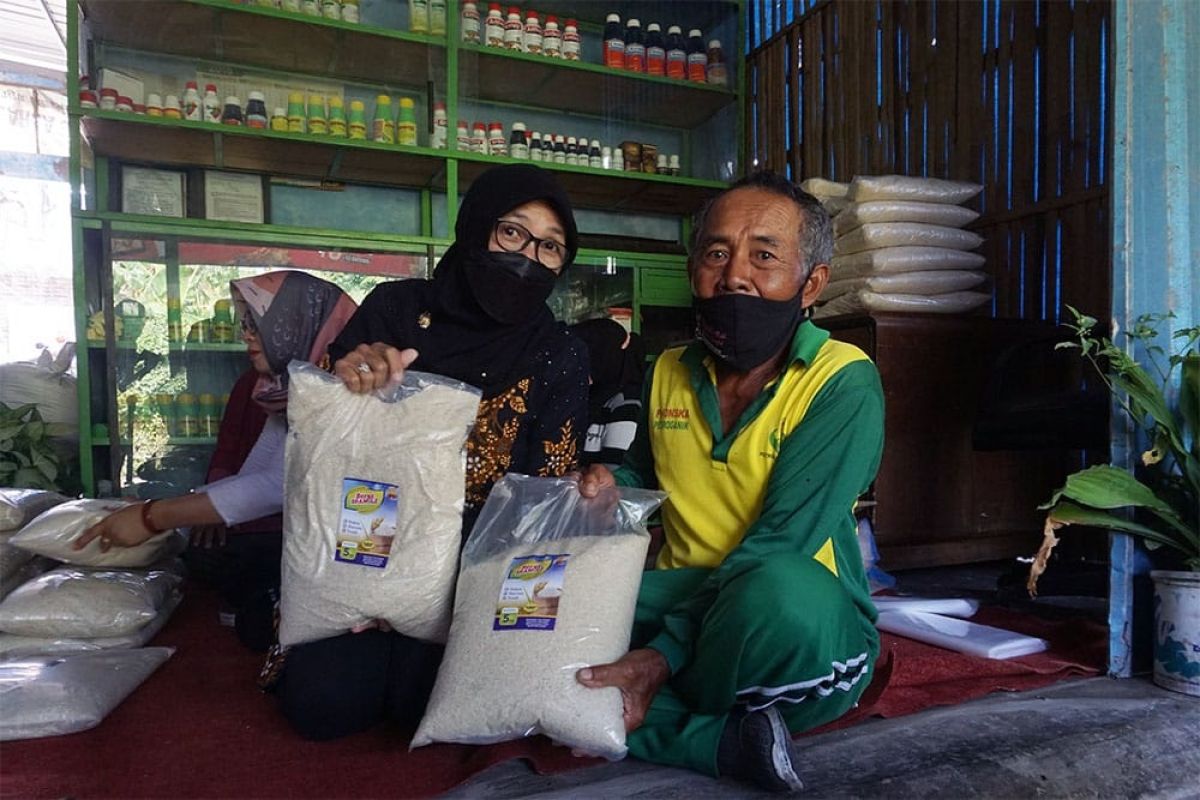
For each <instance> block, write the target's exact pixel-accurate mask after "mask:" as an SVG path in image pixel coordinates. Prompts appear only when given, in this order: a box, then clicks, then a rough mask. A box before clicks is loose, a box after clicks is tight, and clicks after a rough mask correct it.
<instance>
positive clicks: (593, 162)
mask: <svg viewBox="0 0 1200 800" xmlns="http://www.w3.org/2000/svg"><path fill="white" fill-rule="evenodd" d="M588 166H589V167H591V168H592V169H604V158H603V154H602V153H601V151H600V140H599V139H592V143H591V146H590V147H589V148H588Z"/></svg>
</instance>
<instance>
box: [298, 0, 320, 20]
mask: <svg viewBox="0 0 1200 800" xmlns="http://www.w3.org/2000/svg"><path fill="white" fill-rule="evenodd" d="M300 13H302V14H307V15H308V16H310V17H319V16H321V0H300Z"/></svg>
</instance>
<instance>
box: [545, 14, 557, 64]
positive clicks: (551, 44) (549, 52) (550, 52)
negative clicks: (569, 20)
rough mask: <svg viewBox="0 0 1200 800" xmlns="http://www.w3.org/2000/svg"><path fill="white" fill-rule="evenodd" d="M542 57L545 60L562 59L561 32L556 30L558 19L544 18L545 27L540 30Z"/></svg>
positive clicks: (551, 15) (550, 16) (554, 17)
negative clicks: (545, 58) (544, 57)
mask: <svg viewBox="0 0 1200 800" xmlns="http://www.w3.org/2000/svg"><path fill="white" fill-rule="evenodd" d="M542 55H544V56H546V57H547V58H562V31H560V30H559V29H558V17H556V16H554V15H553V14H549V15H547V16H546V27H545V29H544V30H542Z"/></svg>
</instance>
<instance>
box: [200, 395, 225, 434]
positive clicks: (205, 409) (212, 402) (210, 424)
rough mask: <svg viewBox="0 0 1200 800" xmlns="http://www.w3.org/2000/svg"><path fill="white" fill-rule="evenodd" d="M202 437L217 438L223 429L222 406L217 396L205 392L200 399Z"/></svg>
mask: <svg viewBox="0 0 1200 800" xmlns="http://www.w3.org/2000/svg"><path fill="white" fill-rule="evenodd" d="M199 405H200V408H199V419H200V425H199V428H200V432H199V435H200V436H207V437H211V438H216V436H217V433H218V432H219V431H220V429H221V406H220V405H219V402H218V400H217V396H216V395H215V394H212V393H209V392H205V393H204V394H201V395H200V399H199Z"/></svg>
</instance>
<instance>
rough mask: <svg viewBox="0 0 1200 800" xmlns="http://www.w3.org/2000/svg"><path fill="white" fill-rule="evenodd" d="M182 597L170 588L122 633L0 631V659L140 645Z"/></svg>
mask: <svg viewBox="0 0 1200 800" xmlns="http://www.w3.org/2000/svg"><path fill="white" fill-rule="evenodd" d="M182 599H183V597H182V595H180V594H179V592H177V591H176V592H172V593H171V595H170V596H169V597H168V598H167V600H166V602H165V603H163V607H162V608H160V609H159V610H158V613H157V614H155V615H154V619H152V620H150V621H149V622H148V623H146V625H145V626H144V627H142V628H139V629H138V630H136V631H134V632H133V633H130V634H126V635H125V636H98V637H95V638H91V639H77V638H69V637H41V636H16V635H14V634H11V633H0V662H4V661H12V660H14V659H19V658H35V657H37V656H64V655H69V654H71V653H87V652H95V651H98V650H132V649H133V648H135V647H142V646H143V645H145V644H146V643H147V642H149V641H150V640H151V639H153V638H154V637H155V636H157V635H158V632H159V631H161V630H162V629H163V626H165V625H166V624H167V620H169V619H170V618H171V614H173V613H174V612H175V609H176V608H178V607H179V602H180V601H181V600H182Z"/></svg>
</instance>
